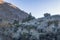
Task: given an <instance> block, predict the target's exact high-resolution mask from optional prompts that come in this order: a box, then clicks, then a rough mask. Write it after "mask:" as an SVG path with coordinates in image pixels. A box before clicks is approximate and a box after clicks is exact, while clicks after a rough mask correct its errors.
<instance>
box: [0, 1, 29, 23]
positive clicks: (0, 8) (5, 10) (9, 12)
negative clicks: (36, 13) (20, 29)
mask: <svg viewBox="0 0 60 40" xmlns="http://www.w3.org/2000/svg"><path fill="white" fill-rule="evenodd" d="M26 17H28V14H27V13H26V12H24V11H22V10H20V9H19V8H17V7H16V6H14V5H12V4H10V3H7V2H4V3H3V4H0V19H3V20H7V21H10V22H12V21H13V20H19V21H22V20H23V19H25V18H26Z"/></svg>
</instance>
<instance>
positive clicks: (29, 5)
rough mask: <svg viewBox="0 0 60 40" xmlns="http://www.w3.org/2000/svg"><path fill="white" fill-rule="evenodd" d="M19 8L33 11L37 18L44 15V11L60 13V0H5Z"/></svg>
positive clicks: (54, 13)
mask: <svg viewBox="0 0 60 40" xmlns="http://www.w3.org/2000/svg"><path fill="white" fill-rule="evenodd" d="M4 1H6V2H9V3H11V4H13V5H15V6H17V7H18V8H19V9H21V10H23V11H25V12H27V13H30V12H31V13H32V15H33V16H35V17H36V18H40V17H43V16H44V13H50V14H51V15H56V14H58V15H60V0H4Z"/></svg>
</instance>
